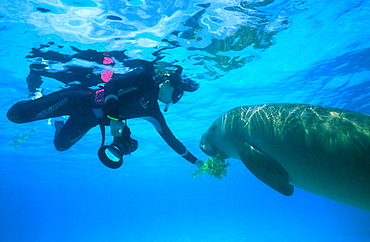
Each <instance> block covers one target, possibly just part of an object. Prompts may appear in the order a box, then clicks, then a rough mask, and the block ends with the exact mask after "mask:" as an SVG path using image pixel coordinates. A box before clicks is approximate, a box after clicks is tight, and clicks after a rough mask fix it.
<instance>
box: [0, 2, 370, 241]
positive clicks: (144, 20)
mask: <svg viewBox="0 0 370 242" xmlns="http://www.w3.org/2000/svg"><path fill="white" fill-rule="evenodd" d="M369 12H370V1H366V0H362V1H359V0H353V1H345V0H338V1H329V0H320V1H319V0H290V1H274V0H266V1H263V0H251V1H240V0H218V1H216V0H208V1H206V0H156V1H155V0H152V1H151V0H95V1H93V0H74V1H70V0H0V53H1V54H0V71H1V79H0V82H1V85H0V90H1V99H0V105H1V107H2V108H1V109H0V110H1V116H0V125H1V129H2V131H1V134H0V136H1V139H0V142H1V145H0V152H1V158H0V160H1V169H0V241H6V242H7V241H32V242H33V241H37V242H38V241H128V242H131V241H132V242H141V241H144V242H145V241H151V242H154V241H159V242H161V241H168V242H172V241H173V242H175V241H179V242H183V241H207V242H214V241H370V214H369V213H368V212H365V211H362V210H359V209H357V208H353V207H350V206H347V205H344V204H340V203H338V202H334V201H331V200H328V199H326V198H323V197H320V196H317V195H314V194H311V193H308V192H305V191H303V190H300V189H297V188H296V189H295V193H294V195H293V196H291V197H285V196H283V195H281V194H279V193H277V192H276V191H274V190H272V189H271V188H269V187H268V186H266V185H265V184H263V183H262V182H260V181H259V180H257V178H255V177H254V176H253V175H252V174H251V173H250V172H249V171H248V170H247V168H246V167H245V166H244V165H243V164H242V162H241V161H239V160H234V159H229V162H230V163H231V166H230V167H228V175H227V176H226V177H225V178H224V179H222V180H219V179H216V178H215V177H211V176H209V175H206V174H205V175H200V176H197V177H196V178H194V179H193V178H192V176H191V174H193V173H194V172H195V170H196V167H195V166H194V165H192V164H191V163H189V162H187V161H186V160H185V159H183V158H181V157H180V156H179V155H177V154H176V153H175V152H174V151H173V150H172V149H171V148H170V147H168V146H167V144H166V143H165V142H164V141H163V140H162V139H161V137H160V136H159V135H158V134H157V132H156V131H155V129H154V128H153V127H152V126H151V124H150V123H148V122H146V121H143V120H140V119H137V120H136V119H135V120H129V121H128V124H129V126H130V128H131V131H132V136H133V138H135V139H137V140H138V141H139V149H138V150H137V151H135V152H134V153H133V154H131V155H129V156H126V157H125V161H124V164H123V166H122V167H121V168H119V169H116V170H112V169H109V168H107V167H105V166H104V165H102V164H101V162H100V161H99V159H98V157H97V150H98V148H99V146H100V142H101V134H100V130H99V128H98V127H96V128H94V129H92V130H91V131H90V132H89V133H88V134H87V135H85V137H83V138H82V140H80V141H79V142H78V143H77V144H76V145H74V146H73V147H72V148H71V149H69V150H67V151H64V152H58V151H56V150H55V148H54V146H53V138H54V127H53V125H51V124H50V123H52V121H48V120H43V121H38V122H35V123H30V124H22V125H19V124H13V123H11V122H9V121H8V120H7V118H6V111H7V110H8V109H9V108H10V107H11V105H13V104H14V103H15V102H17V101H19V100H27V99H28V90H27V84H26V77H27V75H28V72H29V68H28V66H29V65H30V63H31V62H30V61H29V60H27V59H26V58H25V56H27V55H28V54H29V52H30V51H31V49H32V48H39V47H40V45H45V44H47V43H52V44H49V47H48V48H49V49H50V50H53V51H58V52H60V53H63V54H73V51H72V50H71V48H70V46H74V47H76V48H79V49H81V50H87V49H93V50H97V51H123V50H125V51H126V52H125V54H127V55H128V56H129V57H131V58H139V59H144V60H154V59H155V56H154V55H153V53H155V52H156V51H158V50H160V52H159V53H160V55H161V56H163V59H162V61H166V62H168V63H176V64H178V65H181V66H182V67H183V68H184V71H183V73H185V74H186V75H187V76H188V77H190V78H192V79H194V80H196V81H197V82H199V83H200V88H199V89H198V90H197V91H196V92H193V93H185V95H184V97H183V98H182V99H181V101H180V102H179V103H177V104H176V105H172V106H171V107H170V109H169V112H167V113H165V118H166V120H167V123H168V125H169V126H170V128H171V129H172V131H173V133H174V134H175V136H176V137H177V138H178V139H179V140H180V141H182V142H183V143H184V145H185V146H186V147H187V148H188V149H189V150H190V151H191V152H192V153H193V154H194V155H195V156H197V157H198V158H199V159H203V160H206V159H207V156H206V155H205V154H204V153H202V152H201V151H200V149H199V140H200V137H201V135H202V133H203V132H205V131H206V130H207V129H208V127H209V126H210V125H211V124H212V123H213V121H214V120H215V119H216V118H217V117H219V116H220V115H222V114H223V113H224V112H226V111H228V110H230V109H231V108H233V107H236V106H240V105H253V104H263V103H281V102H292V103H308V104H317V105H326V106H331V107H336V108H343V109H348V110H353V111H358V112H363V113H367V114H370V105H369V102H370V43H369V39H370V38H369V37H370V24H369ZM44 81H45V82H44V84H43V88H44V91H45V93H48V92H49V93H50V92H53V91H56V90H58V88H59V86H61V83H60V82H56V81H55V80H52V79H48V78H44ZM162 108H163V107H162ZM107 140H108V141H107V142H109V141H111V137H109V136H108V135H107ZM369 148H370V147H369Z"/></svg>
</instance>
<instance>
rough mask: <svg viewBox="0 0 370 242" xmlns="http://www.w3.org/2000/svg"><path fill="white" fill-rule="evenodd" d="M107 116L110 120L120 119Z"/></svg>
mask: <svg viewBox="0 0 370 242" xmlns="http://www.w3.org/2000/svg"><path fill="white" fill-rule="evenodd" d="M107 118H109V119H110V120H114V121H120V120H119V119H118V118H113V117H111V116H109V115H107Z"/></svg>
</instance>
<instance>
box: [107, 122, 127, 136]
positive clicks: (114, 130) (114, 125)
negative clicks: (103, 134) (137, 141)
mask: <svg viewBox="0 0 370 242" xmlns="http://www.w3.org/2000/svg"><path fill="white" fill-rule="evenodd" d="M125 126H126V124H124V123H123V122H121V121H116V120H111V121H110V134H111V135H113V136H114V137H122V132H123V128H124V127H125Z"/></svg>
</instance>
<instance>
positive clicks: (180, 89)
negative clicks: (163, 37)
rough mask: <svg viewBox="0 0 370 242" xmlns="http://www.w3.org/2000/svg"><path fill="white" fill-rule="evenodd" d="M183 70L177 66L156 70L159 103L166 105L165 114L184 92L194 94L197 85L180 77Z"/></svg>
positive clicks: (186, 78)
mask: <svg viewBox="0 0 370 242" xmlns="http://www.w3.org/2000/svg"><path fill="white" fill-rule="evenodd" d="M182 70H183V68H182V67H181V66H178V65H171V66H166V67H163V66H162V67H159V68H157V69H156V71H155V73H156V78H157V80H158V83H159V94H158V99H159V101H161V102H163V103H165V104H166V108H165V110H164V111H165V112H166V111H167V109H168V107H169V105H170V104H171V103H177V102H178V101H179V100H180V99H181V97H182V96H183V95H184V91H186V92H194V91H196V90H197V89H198V88H199V84H198V83H196V82H195V81H193V80H191V79H190V78H188V77H186V76H185V75H182Z"/></svg>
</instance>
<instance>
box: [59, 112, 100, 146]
mask: <svg viewBox="0 0 370 242" xmlns="http://www.w3.org/2000/svg"><path fill="white" fill-rule="evenodd" d="M98 124H99V120H98V119H97V118H96V116H95V115H94V113H93V111H92V109H85V110H80V112H79V113H78V114H72V115H71V116H70V117H69V118H68V120H67V122H66V123H65V124H64V126H62V127H61V128H60V129H59V130H57V133H56V134H55V139H54V146H55V148H56V149H57V150H59V151H64V150H67V149H69V148H70V147H71V146H72V145H74V144H75V143H77V141H79V140H80V139H81V138H82V137H83V136H84V135H85V134H86V133H87V132H88V131H89V130H90V129H91V128H93V127H94V126H96V125H98Z"/></svg>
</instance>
